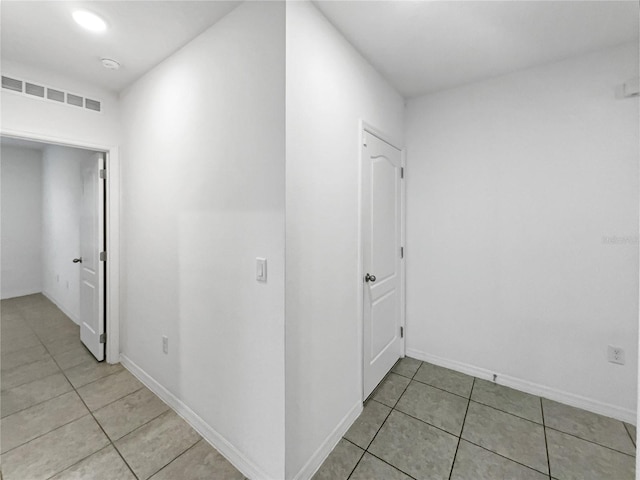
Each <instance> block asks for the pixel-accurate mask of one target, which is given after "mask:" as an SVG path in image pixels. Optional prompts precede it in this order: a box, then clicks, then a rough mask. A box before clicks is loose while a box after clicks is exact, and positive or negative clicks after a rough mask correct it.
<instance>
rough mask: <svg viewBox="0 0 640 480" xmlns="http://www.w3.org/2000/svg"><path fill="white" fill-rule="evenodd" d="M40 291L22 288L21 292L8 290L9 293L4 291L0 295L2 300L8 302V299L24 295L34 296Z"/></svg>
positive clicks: (38, 289)
mask: <svg viewBox="0 0 640 480" xmlns="http://www.w3.org/2000/svg"><path fill="white" fill-rule="evenodd" d="M41 291H42V290H41V289H40V288H37V289H33V288H24V289H22V290H9V291H5V292H3V294H2V300H8V299H10V298H16V297H24V296H26V295H34V294H36V293H40V292H41Z"/></svg>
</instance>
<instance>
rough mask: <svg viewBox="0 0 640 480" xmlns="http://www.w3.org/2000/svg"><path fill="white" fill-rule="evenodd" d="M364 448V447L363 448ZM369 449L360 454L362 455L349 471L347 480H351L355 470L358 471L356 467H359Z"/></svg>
mask: <svg viewBox="0 0 640 480" xmlns="http://www.w3.org/2000/svg"><path fill="white" fill-rule="evenodd" d="M361 450H362V448H361ZM366 453H367V451H366V450H362V453H361V454H360V456H359V457H358V461H357V462H356V464H355V465H354V466H353V468H352V469H351V471H350V472H349V475H347V478H346V480H349V479H350V478H351V476H352V475H353V472H355V471H356V469H357V468H358V465H360V462H361V461H362V459H363V458H364V456H365V455H366Z"/></svg>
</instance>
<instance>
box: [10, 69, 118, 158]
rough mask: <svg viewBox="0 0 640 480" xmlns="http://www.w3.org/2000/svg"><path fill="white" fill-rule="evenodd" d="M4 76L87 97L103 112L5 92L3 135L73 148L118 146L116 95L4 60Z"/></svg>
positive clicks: (51, 73)
mask: <svg viewBox="0 0 640 480" xmlns="http://www.w3.org/2000/svg"><path fill="white" fill-rule="evenodd" d="M2 74H3V75H6V76H9V77H14V78H18V79H22V80H29V81H32V82H36V83H38V84H43V85H46V86H50V87H53V88H59V89H61V90H64V91H69V92H72V93H77V94H79V95H86V96H88V97H89V98H94V99H96V100H100V101H101V102H102V112H101V113H98V112H93V111H90V110H86V109H83V108H78V107H73V106H69V105H65V104H59V103H56V102H51V101H47V100H42V99H39V98H29V97H28V96H25V95H20V94H17V93H14V92H11V91H10V90H6V89H2V90H1V92H0V101H1V103H2V109H1V110H0V125H1V131H2V133H5V134H13V135H20V136H27V137H29V138H39V139H45V140H46V139H47V138H50V137H55V140H56V141H63V140H68V142H69V143H70V144H75V143H77V142H79V141H81V142H82V144H83V145H97V146H111V145H113V146H115V145H117V144H118V143H119V142H118V138H119V129H120V127H119V123H118V115H119V112H118V98H117V95H116V94H114V93H111V92H107V91H105V90H102V89H100V88H96V87H94V86H92V85H89V84H85V83H82V82H78V81H76V80H73V79H70V78H67V77H64V76H62V75H59V74H56V73H53V72H49V71H47V70H42V69H39V68H37V67H34V66H31V65H24V64H20V63H15V62H10V61H6V60H4V59H3V60H2Z"/></svg>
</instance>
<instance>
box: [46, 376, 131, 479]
mask: <svg viewBox="0 0 640 480" xmlns="http://www.w3.org/2000/svg"><path fill="white" fill-rule="evenodd" d="M69 383H71V382H69ZM71 386H72V387H73V384H71ZM73 389H74V391H75V392H76V394H77V395H78V397H80V401H82V403H83V404H84V406H85V408H86V409H87V410H89V415H91V418H93V421H94V422H95V423H96V425H98V428H99V429H100V431H102V434H103V435H104V436H105V438H106V439H107V442H109V444H110V445H111V446H112V447H113V448H114V450H115V451H116V452H117V454H118V455H119V456H120V458H121V459H122V461H123V462H124V464H125V465H126V466H127V468H128V469H129V470H130V471H131V474H132V475H133V476H134V478H136V479H138V480H140V479H139V477H138V475H136V473H135V472H134V471H133V468H131V465H129V463H128V462H127V460H126V459H125V458H124V457H123V456H122V453H120V450H118V447H116V444H115V442H113V440H111V437H109V435H107V432H106V431H105V430H104V428H103V427H102V425H101V424H100V422H99V421H98V419H97V418H96V416H95V415H94V414H93V412H92V411H91V409H90V408H89V406H88V405H87V404H86V402H85V401H84V399H83V398H82V397H81V396H80V394H79V393H78V390H77V389H76V388H75V387H73ZM93 453H96V452H93ZM58 473H60V472H58Z"/></svg>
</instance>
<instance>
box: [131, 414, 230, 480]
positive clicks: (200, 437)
mask: <svg viewBox="0 0 640 480" xmlns="http://www.w3.org/2000/svg"><path fill="white" fill-rule="evenodd" d="M189 427H191V426H189ZM194 431H195V430H194ZM196 433H198V432H196ZM198 437H199V438H198V439H197V440H196V441H195V442H194V443H193V444H191V445H189V446H188V447H187V448H186V449H185V450H183V451H182V452H180V453H179V454H178V455H176V456H175V457H174V458H173V459H172V460H171V461H170V462H168V463H167V464H165V465H163V466H162V467H160V468H159V469H158V470H156V471H155V472H153V473H151V474H150V475H147V476H146V477H144V478H140V477H138V476H136V478H138V479H140V480H148V479H149V478H151V477H153V476H154V475H155V474H156V473H158V472H159V471H160V470H162V469H163V468H164V467H166V466H167V465H169V463H172V462H173V461H174V460H175V459H176V458H178V457H180V456H182V455H184V454H185V453H186V452H187V450H191V449H192V448H193V447H195V446H196V445H197V444H198V443H199V442H200V441H201V440H202V436H201V435H200V434H199V433H198ZM218 453H220V452H218ZM127 465H128V464H127ZM129 468H131V467H129Z"/></svg>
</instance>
